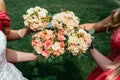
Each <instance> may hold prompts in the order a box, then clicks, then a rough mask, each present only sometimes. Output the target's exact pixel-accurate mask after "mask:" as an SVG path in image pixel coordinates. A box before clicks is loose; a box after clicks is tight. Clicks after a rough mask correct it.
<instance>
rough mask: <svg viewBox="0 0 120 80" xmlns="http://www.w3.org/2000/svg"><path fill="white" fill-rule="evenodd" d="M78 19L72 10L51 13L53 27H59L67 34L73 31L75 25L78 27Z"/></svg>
mask: <svg viewBox="0 0 120 80" xmlns="http://www.w3.org/2000/svg"><path fill="white" fill-rule="evenodd" d="M79 21H80V19H79V18H78V17H77V16H75V14H74V13H73V12H72V11H66V12H60V13H57V14H55V15H53V17H52V21H51V23H52V26H53V28H57V29H61V30H63V33H64V34H65V35H69V34H70V33H72V32H74V28H75V27H78V25H79Z"/></svg>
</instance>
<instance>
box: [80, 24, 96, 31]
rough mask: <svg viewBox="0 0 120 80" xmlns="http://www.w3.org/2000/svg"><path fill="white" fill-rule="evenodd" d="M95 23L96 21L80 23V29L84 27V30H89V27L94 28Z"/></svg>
mask: <svg viewBox="0 0 120 80" xmlns="http://www.w3.org/2000/svg"><path fill="white" fill-rule="evenodd" d="M95 24H96V23H86V24H81V25H80V27H81V28H82V29H85V30H87V31H89V30H91V29H94V26H95Z"/></svg>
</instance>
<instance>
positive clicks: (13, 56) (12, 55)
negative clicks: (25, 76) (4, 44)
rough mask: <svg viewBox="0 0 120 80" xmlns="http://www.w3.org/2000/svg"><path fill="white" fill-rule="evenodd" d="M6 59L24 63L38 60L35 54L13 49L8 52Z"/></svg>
mask: <svg viewBox="0 0 120 80" xmlns="http://www.w3.org/2000/svg"><path fill="white" fill-rule="evenodd" d="M6 58H7V60H8V61H9V62H24V61H31V60H36V59H37V56H36V55H34V54H33V53H27V52H20V51H16V50H12V49H8V48H7V50H6Z"/></svg>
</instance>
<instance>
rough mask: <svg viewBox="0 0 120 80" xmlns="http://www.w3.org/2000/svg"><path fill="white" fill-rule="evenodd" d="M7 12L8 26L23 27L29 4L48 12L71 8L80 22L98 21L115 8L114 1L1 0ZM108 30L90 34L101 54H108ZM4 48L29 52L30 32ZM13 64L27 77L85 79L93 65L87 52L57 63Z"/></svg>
mask: <svg viewBox="0 0 120 80" xmlns="http://www.w3.org/2000/svg"><path fill="white" fill-rule="evenodd" d="M5 1H6V6H7V10H8V14H9V16H10V18H11V28H12V29H21V28H24V24H23V17H22V16H23V14H24V13H25V12H26V10H27V9H28V8H30V7H34V6H41V7H43V8H46V9H47V10H48V11H49V12H50V13H51V14H55V13H57V12H60V11H61V10H62V9H65V10H71V11H73V12H74V13H75V15H76V16H78V17H79V18H80V20H81V22H80V24H83V23H92V22H98V21H100V20H102V19H104V18H105V17H107V16H108V15H109V14H110V12H111V10H113V9H115V8H118V7H119V4H118V3H116V2H115V1H116V0H5ZM110 35H111V32H109V33H106V32H103V33H96V34H94V36H95V40H94V46H95V47H96V48H97V49H98V50H99V51H100V52H101V53H103V54H104V55H108V54H109V50H110V46H109V37H110ZM8 47H9V48H12V49H15V50H20V51H25V52H32V51H33V48H32V47H31V45H30V35H29V36H27V37H25V38H24V39H20V40H16V41H9V42H8ZM15 66H16V67H17V68H18V69H19V70H20V71H22V73H23V75H24V76H25V77H27V78H28V79H29V80H85V78H86V77H87V76H88V75H89V74H90V73H91V71H92V70H93V69H94V68H95V67H96V63H95V62H94V60H93V59H92V57H91V55H90V54H89V53H86V54H84V55H83V56H81V57H80V58H75V57H69V58H65V59H64V60H62V61H61V62H58V63H49V62H48V63H44V62H37V61H31V62H23V63H16V64H15Z"/></svg>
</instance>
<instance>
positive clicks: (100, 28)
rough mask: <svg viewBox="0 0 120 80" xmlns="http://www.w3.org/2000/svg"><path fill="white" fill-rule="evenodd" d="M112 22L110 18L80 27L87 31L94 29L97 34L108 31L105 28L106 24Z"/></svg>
mask: <svg viewBox="0 0 120 80" xmlns="http://www.w3.org/2000/svg"><path fill="white" fill-rule="evenodd" d="M110 20H111V17H110V16H108V17H106V18H105V19H103V20H102V21H99V22H97V23H86V24H81V25H80V26H81V27H82V28H83V29H85V30H88V31H89V30H91V29H94V30H95V32H102V31H105V30H106V27H104V26H105V25H106V24H108V23H109V21H110Z"/></svg>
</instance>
